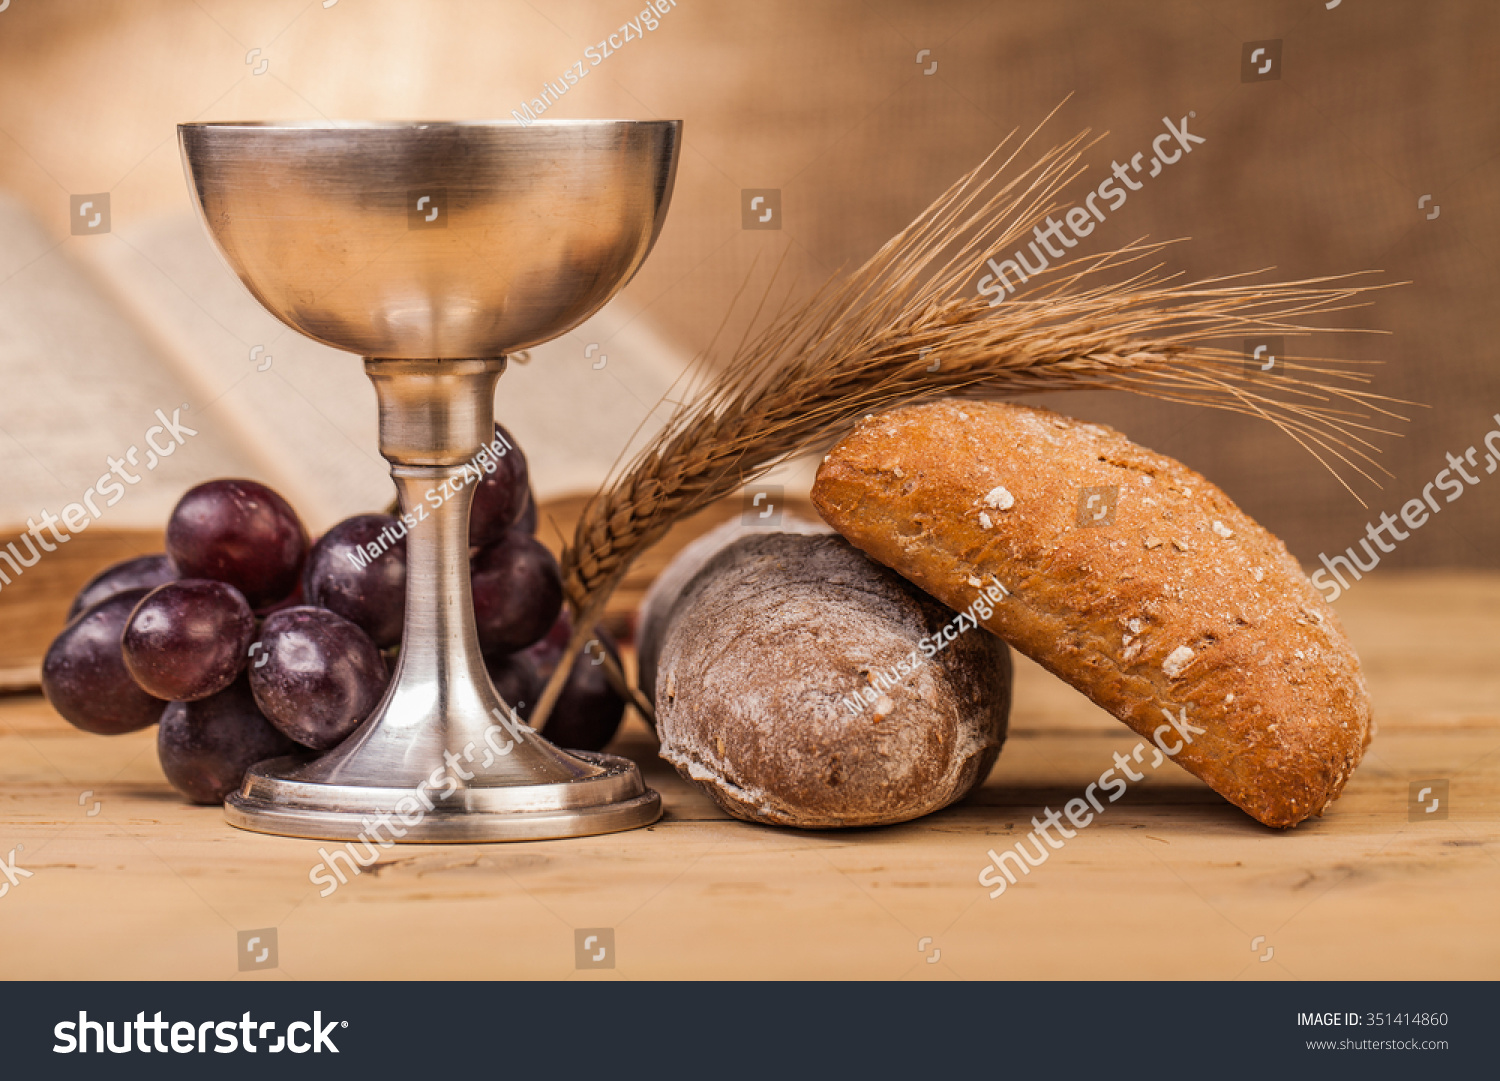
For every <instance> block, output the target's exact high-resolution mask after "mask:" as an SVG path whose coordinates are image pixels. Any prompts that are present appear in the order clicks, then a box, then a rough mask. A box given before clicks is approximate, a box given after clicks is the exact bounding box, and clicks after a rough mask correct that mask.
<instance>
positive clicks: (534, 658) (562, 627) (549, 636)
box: [523, 608, 573, 687]
mask: <svg viewBox="0 0 1500 1081" xmlns="http://www.w3.org/2000/svg"><path fill="white" fill-rule="evenodd" d="M572 637H573V617H572V616H570V615H569V614H568V610H567V608H563V609H562V611H560V612H558V613H557V619H555V620H554V621H553V623H552V629H551V630H549V631H548V632H547V633H546V634H545V635H544V636H543V637H542V638H541V640H540V641H537V642H535V643H533V644H532V645H529V646H527V647H526V649H525V650H524V651H523V652H525V654H526V656H528V657H530V658H531V663H532V664H534V665H535V666H536V672H537V675H538V676H539V677H541V680H542V685H543V686H544V687H545V686H546V685H547V681H548V680H550V679H551V678H552V673H553V672H555V671H556V670H557V665H558V663H559V662H560V661H561V660H562V655H563V653H564V652H566V651H567V648H568V639H570V638H572Z"/></svg>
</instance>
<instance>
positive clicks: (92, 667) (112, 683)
mask: <svg viewBox="0 0 1500 1081" xmlns="http://www.w3.org/2000/svg"><path fill="white" fill-rule="evenodd" d="M149 592H150V590H148V589H126V590H122V591H120V592H119V593H115V594H113V595H112V596H108V597H105V598H104V599H103V600H102V601H100V602H99V603H98V604H95V605H93V606H91V607H90V608H88V609H87V610H86V611H85V612H84V613H83V614H82V615H80V616H79V617H78V618H76V619H74V620H73V621H72V622H71V623H69V624H68V625H67V627H65V628H64V629H63V632H62V633H61V634H59V635H58V636H57V637H56V638H55V639H53V641H52V645H51V646H49V647H48V649H47V656H46V657H45V658H44V659H43V661H42V692H43V693H44V694H45V695H46V696H47V701H49V702H51V703H52V708H53V709H55V710H57V712H58V713H60V714H62V716H63V719H64V720H65V721H67V722H68V723H69V724H71V725H72V726H73V727H75V728H81V729H83V730H84V731H85V732H93V733H95V734H96V735H101V736H118V735H120V734H121V733H122V732H134V731H135V730H136V729H138V728H146V727H148V726H149V725H153V724H155V723H156V722H157V721H159V720H161V714H162V710H164V709H166V708H167V703H166V702H165V701H164V700H163V699H160V698H156V697H153V696H152V695H149V694H147V693H146V692H145V691H143V690H141V688H140V686H139V685H138V684H137V683H136V681H135V680H134V679H133V678H132V677H131V675H130V672H129V671H128V670H127V669H126V668H125V657H124V655H123V654H122V652H121V650H120V636H121V635H122V634H123V633H124V631H125V624H126V623H128V622H129V621H130V614H131V612H133V611H135V606H136V605H137V604H138V603H140V601H141V599H142V598H143V597H145V596H146V594H147V593H149Z"/></svg>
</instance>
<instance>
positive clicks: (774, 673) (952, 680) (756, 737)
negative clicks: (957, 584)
mask: <svg viewBox="0 0 1500 1081" xmlns="http://www.w3.org/2000/svg"><path fill="white" fill-rule="evenodd" d="M971 601H972V598H967V599H965V600H964V602H963V603H964V605H965V606H967V605H969V604H970V603H971ZM955 618H956V617H955V614H954V613H953V612H951V611H949V610H948V609H947V608H945V607H943V606H942V605H941V604H939V603H938V602H937V601H935V600H933V599H932V598H931V597H929V596H927V595H925V594H923V593H922V592H921V591H919V590H917V589H916V588H914V587H913V586H912V585H911V584H910V583H908V582H906V581H904V580H902V579H901V578H900V577H899V576H898V575H895V574H892V573H891V572H890V571H888V570H886V569H885V568H884V567H881V566H880V565H878V564H876V563H874V562H872V561H871V560H870V559H868V558H867V557H866V556H864V555H863V554H862V553H860V552H859V551H858V550H856V549H855V548H853V547H852V546H851V545H850V544H849V543H848V542H847V541H845V540H844V539H843V538H841V537H837V536H833V535H821V536H816V535H815V536H798V535H792V534H758V535H752V536H747V537H743V538H741V539H740V540H738V541H736V542H735V543H733V544H731V545H730V546H729V547H727V548H725V549H724V550H723V551H721V552H720V553H719V554H718V555H717V556H716V557H714V558H713V559H712V560H711V561H709V563H708V564H707V565H705V566H704V567H703V569H702V570H701V571H700V572H699V573H698V574H697V575H696V576H695V577H694V578H693V579H692V581H691V582H690V583H688V585H687V587H686V589H684V590H683V592H682V595H681V597H680V599H679V600H678V602H677V604H676V605H675V606H674V610H673V618H672V620H671V623H670V625H669V626H668V628H667V630H666V633H665V636H664V638H663V641H662V645H661V655H660V662H659V664H658V668H657V680H656V719H657V734H658V735H659V736H660V738H661V754H662V757H663V758H665V759H667V761H669V762H671V763H672V764H673V765H674V766H676V767H677V771H678V772H679V773H681V774H682V775H683V776H684V777H686V778H688V779H689V780H692V781H696V782H698V783H699V784H700V785H702V786H703V787H704V788H705V789H706V790H707V791H708V793H709V794H710V795H711V796H712V797H713V798H714V800H715V801H716V802H717V803H718V804H719V806H721V807H722V808H724V810H725V811H727V812H729V813H730V814H732V815H734V816H735V817H736V818H742V819H745V820H747V821H751V822H765V823H769V824H773V825H780V826H801V827H804V828H809V829H827V828H831V827H841V826H877V825H885V824H889V823H892V822H904V821H907V820H908V819H912V818H916V817H918V816H919V815H924V814H928V813H930V812H932V811H936V810H938V809H939V808H942V807H946V806H947V805H948V804H950V803H952V802H953V801H954V800H956V799H959V798H961V797H962V796H964V795H965V794H966V793H967V792H968V791H969V790H970V789H971V788H973V787H974V785H976V784H978V783H979V782H980V781H982V780H983V779H984V777H985V776H986V775H987V774H988V773H989V770H990V767H991V766H992V765H994V762H995V757H996V755H997V754H998V753H999V749H1000V743H1001V741H1002V740H1003V739H1004V737H1005V724H1006V718H1007V716H1008V714H1009V709H1010V673H1011V664H1010V653H1009V651H1008V650H1007V649H1006V647H1005V644H1004V643H1003V642H1001V641H999V640H998V639H996V638H994V637H993V636H991V635H988V634H986V633H985V632H984V631H982V630H980V629H978V628H977V627H975V628H973V629H970V630H967V631H966V632H963V633H958V634H957V635H956V636H955V637H954V638H953V640H952V641H951V642H947V643H946V644H945V645H944V647H943V648H942V649H940V650H936V651H935V655H934V656H932V657H931V658H929V657H927V656H925V654H924V653H923V652H922V650H921V648H920V643H921V641H922V640H923V639H924V638H927V639H928V640H929V644H931V639H932V637H933V636H936V635H938V634H940V633H941V632H943V630H944V628H946V627H948V626H949V625H950V624H952V623H953V621H954V620H955ZM914 652H915V653H916V655H917V657H918V658H920V663H917V664H912V663H911V659H912V654H913V653H914ZM903 662H905V663H906V665H907V670H906V671H905V672H904V673H903V672H902V671H901V668H900V666H901V665H902V663H903ZM893 673H895V674H896V675H897V677H898V678H894V679H891V678H889V677H890V676H891V675H892V674H893ZM865 688H870V691H869V693H868V694H864V693H862V692H864V691H865ZM872 699H873V700H872Z"/></svg>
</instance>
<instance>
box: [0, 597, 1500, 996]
mask: <svg viewBox="0 0 1500 1081" xmlns="http://www.w3.org/2000/svg"><path fill="white" fill-rule="evenodd" d="M1338 607H1339V611H1340V614H1341V616H1342V617H1343V618H1344V620H1345V623H1346V625H1347V627H1348V629H1349V631H1350V633H1351V636H1352V637H1353V639H1354V641H1355V643H1356V644H1357V646H1358V647H1359V650H1360V653H1361V656H1362V658H1363V661H1364V666H1365V671H1366V673H1367V675H1368V678H1369V682H1370V686H1371V690H1372V692H1373V694H1374V697H1375V704H1376V710H1377V715H1378V717H1379V723H1380V731H1379V734H1378V736H1377V737H1376V741H1375V743H1374V744H1373V745H1372V747H1371V749H1370V752H1369V754H1368V755H1367V756H1366V758H1365V762H1364V764H1363V766H1362V767H1361V768H1360V770H1359V771H1358V773H1357V774H1356V775H1355V777H1354V779H1353V781H1352V783H1351V784H1350V786H1349V788H1348V790H1347V792H1346V794H1345V795H1344V798H1343V799H1341V800H1340V801H1339V802H1338V803H1336V804H1335V805H1334V806H1333V807H1332V808H1331V809H1330V810H1329V812H1328V814H1327V815H1326V816H1325V817H1324V818H1323V819H1321V820H1316V821H1312V822H1309V823H1306V824H1304V825H1302V826H1300V827H1298V828H1297V829H1295V830H1292V831H1290V832H1285V833H1282V832H1274V831H1272V830H1268V829H1265V828H1263V827H1261V826H1259V825H1257V824H1256V823H1255V822H1253V821H1251V820H1250V819H1249V818H1248V817H1246V816H1245V815H1244V814H1242V813H1241V812H1240V811H1238V810H1236V809H1235V808H1233V807H1231V806H1230V805H1229V804H1227V803H1225V802H1224V801H1223V800H1221V799H1220V798H1219V797H1218V796H1216V795H1215V794H1214V793H1213V792H1211V791H1210V790H1209V789H1207V788H1206V787H1205V786H1203V785H1202V784H1200V783H1199V782H1197V781H1196V780H1194V779H1193V778H1191V777H1189V776H1188V775H1187V774H1186V773H1183V772H1181V771H1180V770H1177V769H1176V768H1175V767H1172V766H1170V765H1167V766H1164V767H1163V768H1162V769H1160V770H1159V771H1157V772H1156V774H1154V775H1151V776H1150V777H1149V779H1148V780H1146V781H1144V782H1141V783H1139V784H1137V785H1133V786H1132V787H1131V789H1130V791H1129V792H1128V794H1127V795H1126V796H1125V797H1124V798H1123V799H1122V800H1121V801H1120V802H1119V803H1118V804H1114V805H1112V806H1110V807H1109V809H1108V811H1107V812H1106V813H1105V814H1104V815H1103V816H1101V817H1100V818H1099V819H1098V820H1097V821H1096V822H1095V823H1094V824H1093V825H1092V826H1090V827H1089V828H1088V829H1086V830H1083V831H1080V832H1079V834H1078V835H1077V836H1076V837H1075V838H1073V839H1072V840H1070V841H1069V842H1068V843H1067V845H1066V847H1065V848H1063V849H1062V850H1060V851H1057V852H1055V853H1054V854H1053V855H1052V857H1051V858H1050V859H1049V860H1048V862H1046V863H1045V864H1043V865H1042V866H1041V867H1039V868H1037V869H1036V870H1035V871H1034V872H1033V874H1032V875H1031V876H1030V878H1029V879H1023V880H1022V881H1021V882H1020V883H1019V884H1018V885H1016V886H1014V887H1011V888H1010V889H1009V890H1008V891H1007V892H1006V893H1005V894H1004V895H1003V896H1002V897H999V898H996V899H993V900H992V899H990V898H989V897H988V895H987V891H986V890H984V889H983V888H981V886H980V885H979V883H978V880H977V876H978V874H979V872H980V870H981V868H982V867H984V866H985V865H986V863H987V862H988V856H987V855H986V852H987V850H988V849H990V848H991V847H994V848H996V849H997V850H998V849H1001V848H1004V847H1006V846H1009V845H1010V844H1013V843H1014V842H1015V841H1017V840H1019V839H1020V838H1021V837H1022V836H1024V835H1025V833H1026V832H1027V830H1028V829H1029V828H1030V824H1029V820H1030V818H1031V817H1032V816H1033V815H1035V814H1040V813H1042V809H1043V807H1044V806H1047V805H1050V806H1052V807H1055V808H1061V807H1062V805H1063V803H1064V802H1065V801H1066V800H1068V799H1069V798H1071V797H1073V796H1075V795H1077V794H1079V793H1080V792H1081V791H1082V789H1083V788H1084V787H1085V786H1086V785H1087V783H1088V782H1089V781H1090V780H1091V779H1093V778H1095V777H1097V776H1098V774H1099V773H1100V772H1101V771H1102V770H1104V769H1105V768H1107V767H1108V766H1109V765H1110V756H1111V754H1112V753H1113V752H1114V751H1115V750H1121V751H1128V750H1129V748H1130V747H1132V746H1133V745H1134V743H1135V742H1136V737H1135V736H1134V735H1133V734H1131V733H1130V732H1128V731H1127V730H1126V729H1125V728H1124V727H1123V726H1122V725H1120V724H1118V723H1116V722H1115V721H1113V720H1112V719H1111V718H1109V717H1108V716H1107V715H1105V714H1104V713H1102V712H1101V711H1099V710H1098V709H1096V708H1095V707H1094V706H1092V705H1091V704H1090V703H1088V702H1087V701H1086V700H1085V699H1083V698H1082V697H1081V696H1079V695H1077V694H1076V693H1075V692H1073V691H1072V690H1071V689H1069V688H1067V687H1065V686H1064V685H1062V684H1061V683H1059V682H1057V681H1056V680H1054V679H1053V678H1052V677H1051V676H1049V675H1047V674H1046V673H1044V672H1042V671H1041V670H1039V669H1037V668H1036V667H1034V666H1032V665H1030V664H1029V663H1025V662H1022V664H1021V665H1020V672H1019V675H1018V683H1017V689H1016V705H1015V711H1014V715H1013V719H1012V734H1011V738H1010V740H1009V742H1008V743H1007V745H1006V747H1005V750H1004V752H1003V753H1002V755H1001V757H1000V762H999V765H998V766H997V767H996V769H995V771H994V773H993V775H992V776H991V777H990V779H989V781H988V783H986V784H985V785H984V786H983V788H982V789H980V790H979V791H977V792H976V793H975V794H974V795H973V796H972V797H971V798H970V799H968V800H967V801H965V802H963V803H962V804H960V805H958V806H955V807H952V808H949V809H948V810H946V811H943V812H940V813H938V814H934V815H931V816H929V817H927V818H924V819H921V820H919V821H916V822H911V823H908V824H905V825H901V826H895V827H889V828H885V829H872V830H856V831H846V832H818V833H808V832H800V831H790V830H778V829H772V828H767V827H761V826H753V825H748V824H745V823H741V822H737V821H734V820H732V819H729V818H727V817H726V816H725V815H723V814H721V813H720V812H719V811H718V810H717V808H715V807H714V805H713V804H712V803H711V802H710V801H709V800H708V799H707V798H706V797H704V796H703V795H701V794H700V793H698V792H697V791H696V790H695V789H693V788H692V787H691V786H690V785H688V784H687V783H685V782H684V781H682V780H681V779H679V778H678V777H677V776H676V774H675V773H674V772H673V771H672V770H671V769H670V768H669V767H667V766H666V764H665V763H663V762H662V761H661V760H660V759H659V758H657V757H656V754H655V749H654V743H653V741H652V739H651V737H650V735H649V733H648V732H647V730H646V728H645V727H644V726H643V725H641V724H640V722H638V721H632V722H631V725H630V726H629V727H628V728H627V729H626V730H625V731H624V732H623V733H622V736H621V738H620V740H618V741H617V744H616V746H615V748H613V749H615V750H617V751H619V752H621V753H624V754H627V755H629V756H630V757H632V758H634V759H635V760H636V761H637V762H639V763H640V765H641V767H642V768H643V770H644V771H645V774H646V776H647V779H648V783H649V784H651V785H653V786H654V787H656V788H657V789H658V790H660V791H661V793H662V795H663V798H664V801H665V804H666V814H665V816H664V817H663V819H662V820H661V821H660V822H659V823H657V824H656V825H655V826H653V827H650V828H648V829H643V830H637V831H634V832H631V833H624V834H616V835H613V836H606V837H596V838H588V839H581V840H568V841H552V842H535V843H526V844H510V845H452V846H437V845H433V846H397V847H394V848H392V849H390V850H387V851H385V852H384V853H382V855H381V857H380V859H379V861H378V862H377V863H375V864H374V865H373V866H371V867H370V868H369V869H367V871H366V872H365V873H364V874H363V875H361V876H359V877H358V878H351V879H350V881H349V882H348V883H347V884H346V885H344V886H342V887H340V888H339V889H338V890H336V891H335V892H333V893H332V894H331V895H330V896H327V897H324V896H320V893H319V887H317V886H314V885H313V884H312V883H311V882H310V881H309V872H310V871H311V869H312V868H313V866H314V865H315V864H317V863H319V862H320V861H321V857H320V855H319V849H320V848H322V847H328V848H332V847H335V846H334V845H332V844H331V843H328V842H322V843H320V842H316V841H305V840H292V839H285V838H277V837H268V836H261V835H258V834H253V833H245V832H241V831H239V830H235V829H232V828H231V827H229V826H228V825H226V824H225V823H224V821H223V818H222V816H221V814H220V812H219V811H218V810H217V809H214V808H199V807H189V806H186V805H184V804H183V803H181V802H180V801H179V800H178V799H177V798H176V796H175V795H174V794H173V793H172V792H171V790H170V789H169V788H168V786H167V785H166V783H165V781H164V780H163V778H162V775H161V772H160V770H159V768H158V767H157V764H156V756H155V753H154V744H155V734H154V731H147V732H141V733H136V734H133V735H129V736H123V737H117V738H114V739H106V738H102V737H96V736H88V735H85V734H83V733H80V732H76V731H74V730H73V729H72V728H70V727H68V726H67V725H66V724H64V723H63V722H62V721H61V720H60V719H59V718H58V717H57V716H56V715H55V714H54V713H53V712H52V711H51V709H50V708H49V707H48V706H47V704H46V703H45V701H43V700H42V699H41V698H39V697H36V696H31V695H19V696H11V697H6V698H3V699H0V860H3V859H4V858H5V856H6V853H8V852H11V851H12V850H13V849H14V860H13V862H14V865H15V867H17V868H19V869H20V870H22V871H27V872H30V876H29V877H26V876H23V875H20V873H19V871H17V872H16V874H17V880H16V882H15V883H14V884H9V883H7V882H6V881H5V880H4V879H0V886H5V885H8V886H9V888H8V889H7V890H6V891H5V895H4V896H0V956H3V957H4V959H5V965H4V972H5V975H6V976H7V977H9V978H33V977H43V978H46V977H68V978H108V979H122V978H152V979H157V978H202V979H300V980H311V979H330V978H335V979H336V978H376V977H411V978H428V979H431V978H449V977H456V978H473V979H516V978H529V979H601V978H602V979H618V978H622V977H626V978H659V977H703V978H710V979H718V978H738V977H745V978H780V977H850V978H870V979H1001V980H1005V979H1032V978H1168V979H1174V978H1184V979H1187V978H1206V979H1302V980H1310V979H1350V978H1352V979H1368V978H1383V977H1386V978H1402V979H1406V978H1489V979H1493V978H1495V977H1497V976H1500V920H1497V914H1500V844H1497V821H1500V802H1497V789H1500V665H1497V663H1496V656H1497V652H1500V576H1495V575H1478V574H1419V575H1400V574H1397V573H1385V572H1381V574H1380V575H1378V576H1372V577H1371V578H1370V579H1367V580H1366V581H1365V582H1362V583H1360V584H1359V586H1358V587H1357V588H1356V589H1354V590H1353V591H1352V592H1351V593H1350V594H1348V596H1347V597H1346V598H1345V599H1343V600H1341V601H1340V603H1339V606H1338ZM1426 779H1446V780H1447V781H1448V782H1449V786H1450V795H1451V807H1450V808H1449V810H1450V812H1451V813H1450V814H1449V815H1448V817H1447V818H1440V817H1434V818H1423V819H1421V820H1419V821H1411V820H1409V816H1408V796H1409V786H1410V782H1412V781H1414V780H1426ZM264 928H274V929H275V931H276V939H277V951H278V952H277V957H276V959H275V960H276V967H275V968H274V969H271V968H265V969H261V970H255V971H248V972H241V971H239V969H238V964H237V960H238V956H239V952H238V945H237V942H238V939H237V937H236V936H237V933H238V932H241V931H248V930H259V929H264ZM579 928H610V929H612V930H613V934H614V937H615V961H616V964H615V967H614V968H613V969H586V970H579V969H578V968H577V967H576V958H575V935H574V932H575V929H579ZM929 940H930V941H929ZM266 963H267V965H269V964H270V961H269V960H268V961H267V962H266Z"/></svg>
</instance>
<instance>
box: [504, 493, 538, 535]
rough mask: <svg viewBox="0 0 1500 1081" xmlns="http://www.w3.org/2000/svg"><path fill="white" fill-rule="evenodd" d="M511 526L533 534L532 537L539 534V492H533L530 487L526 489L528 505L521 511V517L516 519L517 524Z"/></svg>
mask: <svg viewBox="0 0 1500 1081" xmlns="http://www.w3.org/2000/svg"><path fill="white" fill-rule="evenodd" d="M510 528H511V529H519V531H520V532H526V534H531V535H532V537H535V535H537V493H535V492H532V490H531V489H529V487H528V489H526V505H525V507H523V508H522V511H520V517H519V519H516V525H513V526H510Z"/></svg>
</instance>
